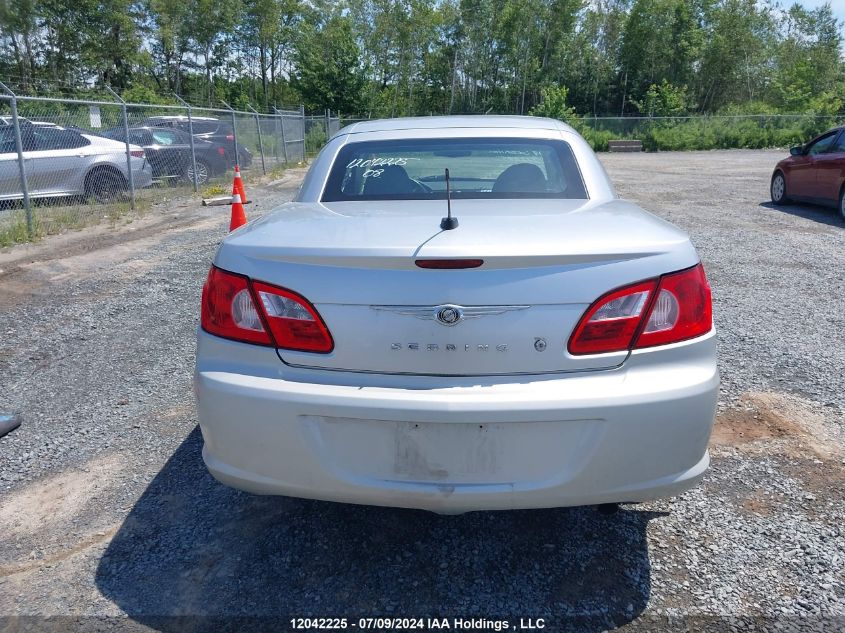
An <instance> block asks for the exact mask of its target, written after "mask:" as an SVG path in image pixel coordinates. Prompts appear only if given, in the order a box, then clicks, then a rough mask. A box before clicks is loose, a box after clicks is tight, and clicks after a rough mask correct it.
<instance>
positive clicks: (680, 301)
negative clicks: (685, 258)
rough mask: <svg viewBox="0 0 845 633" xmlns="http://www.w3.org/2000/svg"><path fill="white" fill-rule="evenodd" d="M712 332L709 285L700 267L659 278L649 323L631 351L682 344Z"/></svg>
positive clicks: (711, 303) (711, 307)
mask: <svg viewBox="0 0 845 633" xmlns="http://www.w3.org/2000/svg"><path fill="white" fill-rule="evenodd" d="M712 328H713V302H712V299H711V295H710V284H709V283H707V277H706V276H705V274H704V267H703V266H702V265H701V264H699V265H698V266H694V267H693V268H688V269H687V270H682V271H680V272H677V273H672V274H670V275H663V277H661V278H660V285H659V286H658V287H657V296H656V297H655V298H654V303H653V304H652V306H651V310H650V312H649V316H648V321H646V324H645V327H644V328H643V331H642V333H641V334H640V335H639V337H638V338H637V342H636V343H635V344H634V348H635V349H637V348H640V347H654V346H655V345H666V344H667V343H677V342H678V341H685V340H687V339H690V338H695V337H696V336H701V335H702V334H707V332H709V331H710V330H711V329H712Z"/></svg>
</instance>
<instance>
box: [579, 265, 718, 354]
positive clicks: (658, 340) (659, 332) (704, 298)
mask: <svg viewBox="0 0 845 633" xmlns="http://www.w3.org/2000/svg"><path fill="white" fill-rule="evenodd" d="M712 327H713V310H712V304H711V298H710V284H708V283H707V278H706V277H705V275H704V268H703V267H702V265H701V264H698V265H697V266H694V267H692V268H688V269H686V270H681V271H679V272H676V273H670V274H668V275H663V276H662V277H661V278H660V279H659V280H649V281H644V282H639V283H636V284H633V285H631V286H626V287H624V288H619V289H618V290H614V291H613V292H610V293H608V294H606V295H604V296H602V297H600V298H599V299H598V300H597V301H596V302H595V303H593V305H591V306H590V308H589V309H588V310H587V312H586V313H585V314H584V316H583V317H582V318H581V320H580V321H579V322H578V326H577V327H576V328H575V331H574V332H573V334H572V337H571V338H570V339H569V346H568V348H569V353H570V354H573V355H583V354H604V353H609V352H621V351H625V350H630V349H638V348H642V347H654V346H655V345H666V344H668V343H677V342H678V341H684V340H687V339H690V338H695V337H696V336H701V335H702V334H706V333H707V332H709V331H710V329H711V328H712Z"/></svg>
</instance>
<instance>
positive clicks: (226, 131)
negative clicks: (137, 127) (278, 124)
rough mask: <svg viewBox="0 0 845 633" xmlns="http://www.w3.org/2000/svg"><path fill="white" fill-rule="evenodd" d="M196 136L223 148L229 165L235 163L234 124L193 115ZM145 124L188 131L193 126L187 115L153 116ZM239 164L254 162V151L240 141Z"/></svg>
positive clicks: (231, 165)
mask: <svg viewBox="0 0 845 633" xmlns="http://www.w3.org/2000/svg"><path fill="white" fill-rule="evenodd" d="M192 124H193V129H194V138H198V139H201V140H203V141H207V142H209V143H212V144H213V145H214V146H215V148H221V149H222V150H223V152H224V156H225V158H226V161H227V163H228V165H229V167H233V166H234V165H235V134H234V132H233V131H232V124H231V123H227V122H226V121H221V120H220V119H217V118H215V117H200V116H195V117H192ZM144 125H151V126H156V127H171V128H176V129H177V130H182V131H183V132H185V133H188V132H189V130H190V129H191V126H190V125H189V124H188V117H186V116H151V117H149V118H147V119H146V120H145V121H144ZM238 156H239V159H240V160H239V161H238V162H239V164H240V166H241V167H249V166H250V165H251V164H252V152H250V151H249V150H248V149H247V148H246V147H244V146H243V145H241V144H240V143H238Z"/></svg>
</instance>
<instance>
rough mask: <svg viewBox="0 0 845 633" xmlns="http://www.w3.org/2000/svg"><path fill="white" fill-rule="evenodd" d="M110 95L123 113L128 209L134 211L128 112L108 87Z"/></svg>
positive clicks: (122, 102) (124, 104)
mask: <svg viewBox="0 0 845 633" xmlns="http://www.w3.org/2000/svg"><path fill="white" fill-rule="evenodd" d="M105 88H106V90H108V91H109V92H110V93H111V95H112V96H113V97H114V98H115V99H117V101H118V102H119V103H120V109H121V111H122V112H123V134H124V138H125V140H126V171H127V172H128V173H129V208H130V209H132V210H133V211H134V210H135V175H134V174H133V173H132V154H131V152H130V149H129V112H128V110H127V109H126V102H125V101H124V100H123V99H121V98H120V95H119V94H117V93H116V92H115V91H114V90H112V89H111V88H110V87H109V86H108V85H107V86H106V87H105Z"/></svg>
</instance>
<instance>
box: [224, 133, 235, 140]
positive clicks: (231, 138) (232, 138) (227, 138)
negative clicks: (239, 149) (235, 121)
mask: <svg viewBox="0 0 845 633" xmlns="http://www.w3.org/2000/svg"><path fill="white" fill-rule="evenodd" d="M226 140H227V141H234V140H235V135H234V134H227V135H226Z"/></svg>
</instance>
